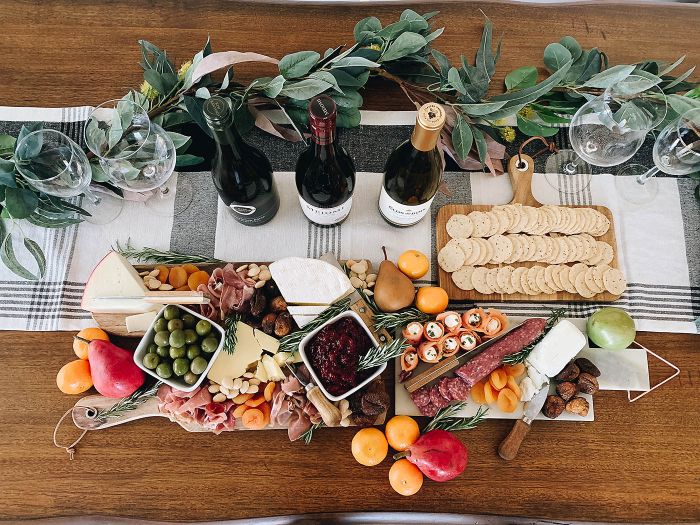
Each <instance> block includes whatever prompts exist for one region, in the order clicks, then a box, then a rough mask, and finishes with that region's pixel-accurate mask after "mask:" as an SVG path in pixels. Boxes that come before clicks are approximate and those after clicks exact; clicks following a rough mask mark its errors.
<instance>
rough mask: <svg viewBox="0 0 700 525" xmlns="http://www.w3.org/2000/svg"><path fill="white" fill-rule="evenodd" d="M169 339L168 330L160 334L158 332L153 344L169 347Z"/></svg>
mask: <svg viewBox="0 0 700 525" xmlns="http://www.w3.org/2000/svg"><path fill="white" fill-rule="evenodd" d="M169 339H170V332H168V331H167V330H161V331H160V332H156V335H155V336H154V337H153V342H154V343H155V344H157V345H158V346H167V345H169V344H170V343H168V340H169Z"/></svg>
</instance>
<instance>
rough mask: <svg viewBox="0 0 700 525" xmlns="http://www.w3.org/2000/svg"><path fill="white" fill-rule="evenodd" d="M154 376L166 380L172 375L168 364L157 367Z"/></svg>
mask: <svg viewBox="0 0 700 525" xmlns="http://www.w3.org/2000/svg"><path fill="white" fill-rule="evenodd" d="M156 374H158V376H160V377H162V378H163V379H168V378H169V377H171V376H172V375H173V369H172V367H171V366H170V363H161V364H159V365H158V367H157V368H156Z"/></svg>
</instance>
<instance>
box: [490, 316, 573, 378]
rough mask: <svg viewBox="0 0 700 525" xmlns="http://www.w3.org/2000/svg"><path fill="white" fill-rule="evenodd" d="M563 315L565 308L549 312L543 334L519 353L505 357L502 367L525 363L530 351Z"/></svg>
mask: <svg viewBox="0 0 700 525" xmlns="http://www.w3.org/2000/svg"><path fill="white" fill-rule="evenodd" d="M564 314H566V309H565V308H555V309H553V310H551V312H550V314H549V317H548V318H547V323H546V324H545V325H544V332H542V334H541V335H540V336H539V337H538V338H537V339H535V340H534V341H533V342H532V343H530V344H529V345H527V346H526V347H525V348H523V349H522V350H520V352H517V353H515V354H511V355H507V356H505V357H504V358H503V360H502V363H503V364H504V365H517V364H518V363H522V362H523V361H525V359H527V356H529V355H530V352H532V349H533V348H535V345H536V344H537V343H539V342H540V341H542V339H543V338H544V336H545V335H547V332H549V331H550V330H551V329H552V327H553V326H554V325H555V324H557V323H558V322H559V320H560V319H561V318H562V317H564Z"/></svg>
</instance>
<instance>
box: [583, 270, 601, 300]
mask: <svg viewBox="0 0 700 525" xmlns="http://www.w3.org/2000/svg"><path fill="white" fill-rule="evenodd" d="M594 270H595V266H589V267H588V270H586V274H585V277H584V278H583V280H584V282H585V283H586V288H588V289H589V290H590V291H591V292H593V293H595V294H598V293H600V292H602V291H603V288H602V287H598V285H597V284H596V282H595V279H594V278H593V271H594Z"/></svg>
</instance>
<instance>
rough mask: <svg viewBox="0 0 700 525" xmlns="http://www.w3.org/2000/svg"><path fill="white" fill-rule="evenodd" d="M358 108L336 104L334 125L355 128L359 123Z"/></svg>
mask: <svg viewBox="0 0 700 525" xmlns="http://www.w3.org/2000/svg"><path fill="white" fill-rule="evenodd" d="M360 120H361V115H360V110H359V109H357V108H352V107H343V106H338V114H337V116H336V125H337V126H338V127H339V128H355V127H357V126H359V125H360Z"/></svg>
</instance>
